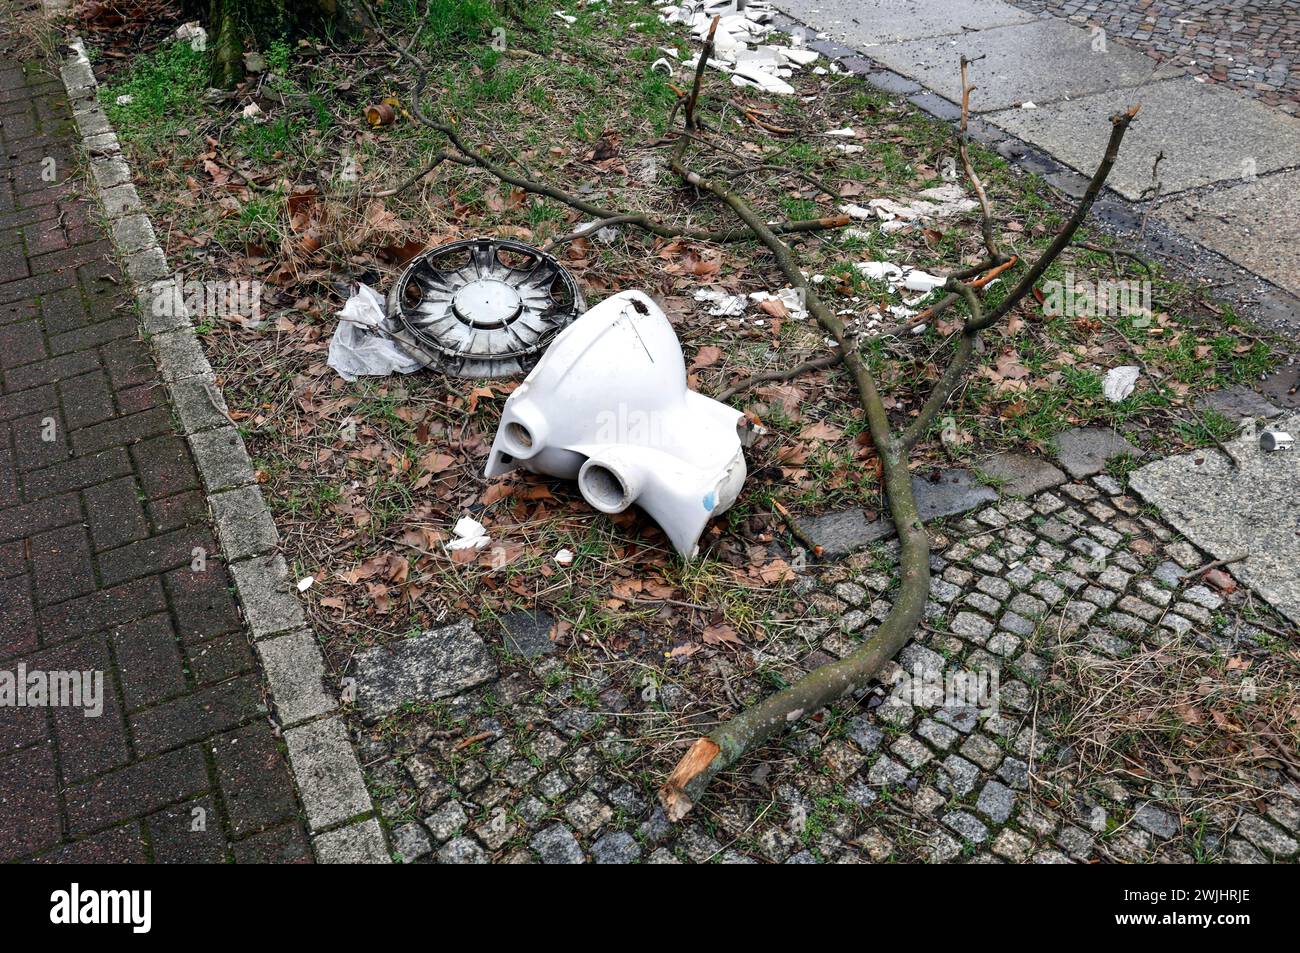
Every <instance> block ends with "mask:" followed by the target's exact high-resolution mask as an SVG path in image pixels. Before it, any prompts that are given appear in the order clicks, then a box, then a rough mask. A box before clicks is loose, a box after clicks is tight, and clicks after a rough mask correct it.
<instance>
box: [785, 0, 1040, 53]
mask: <svg viewBox="0 0 1300 953" xmlns="http://www.w3.org/2000/svg"><path fill="white" fill-rule="evenodd" d="M774 6H775V7H777V9H779V10H781V11H783V12H785V13H788V14H790V16H792V17H795V18H796V19H798V20H800V21H801V22H803V23H806V24H808V25H809V26H810V27H813V28H814V29H817V30H820V31H823V32H825V33H829V34H830V35H831V36H832V37H834V38H835V39H837V40H841V41H843V42H844V44H845V45H846V46H852V47H855V48H857V49H860V50H864V51H865V50H867V49H868V48H869V47H873V46H878V45H879V44H881V43H898V42H901V41H904V40H919V39H922V38H924V37H928V36H946V35H948V34H953V33H965V32H967V31H971V30H985V29H988V28H990V27H998V26H1006V25H1008V24H1011V23H1028V22H1030V21H1032V20H1034V19H1035V17H1034V15H1033V14H1032V13H1026V12H1024V11H1023V10H1017V9H1016V8H1015V7H1013V6H1011V5H1010V4H1008V3H1002V2H1000V0H946V2H944V3H934V2H933V0H777V2H776V3H775V4H774Z"/></svg>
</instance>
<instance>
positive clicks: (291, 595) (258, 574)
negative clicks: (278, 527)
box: [230, 553, 304, 640]
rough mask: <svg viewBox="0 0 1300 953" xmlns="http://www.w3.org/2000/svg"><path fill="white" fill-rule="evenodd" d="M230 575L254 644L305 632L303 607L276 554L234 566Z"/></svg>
mask: <svg viewBox="0 0 1300 953" xmlns="http://www.w3.org/2000/svg"><path fill="white" fill-rule="evenodd" d="M230 574H231V575H232V576H233V577H234V579H235V585H236V586H238V587H239V602H240V605H241V606H242V607H243V610H244V618H245V619H247V620H248V627H249V629H250V630H252V633H253V638H254V639H255V640H256V639H264V638H266V637H268V636H271V635H277V634H278V633H281V632H287V631H289V630H290V629H299V628H302V626H303V622H304V620H303V614H302V606H300V605H299V604H298V598H297V594H296V592H295V591H294V587H293V585H292V584H291V583H290V582H289V571H288V568H287V567H286V566H285V564H284V557H282V556H280V555H279V554H278V553H277V554H276V555H274V556H259V557H257V558H254V559H249V560H246V561H245V562H240V563H235V564H234V565H232V566H231V567H230Z"/></svg>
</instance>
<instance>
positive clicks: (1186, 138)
mask: <svg viewBox="0 0 1300 953" xmlns="http://www.w3.org/2000/svg"><path fill="white" fill-rule="evenodd" d="M988 32H989V33H992V32H993V31H992V30H990V31H988ZM981 35H986V34H981ZM1113 48H1114V45H1113V44H1112V49H1113ZM981 65H983V64H981ZM976 95H977V96H978V95H979V94H978V93H977V94H976ZM1134 103H1140V104H1141V105H1142V112H1141V114H1140V115H1139V116H1138V118H1137V121H1136V122H1134V123H1133V126H1132V127H1131V128H1130V129H1129V132H1128V135H1127V136H1126V137H1125V138H1124V149H1123V151H1122V152H1121V153H1120V157H1119V161H1118V162H1116V163H1115V168H1114V169H1113V170H1112V172H1111V175H1110V181H1109V185H1110V187H1111V188H1113V189H1114V190H1115V191H1117V192H1119V193H1120V194H1121V195H1123V196H1124V197H1125V198H1129V199H1137V198H1140V197H1141V195H1142V190H1143V189H1145V188H1147V187H1148V186H1150V184H1151V166H1152V163H1154V161H1155V157H1156V155H1157V154H1158V153H1160V152H1164V154H1165V159H1164V161H1163V162H1162V163H1161V164H1160V179H1161V183H1162V193H1163V194H1165V195H1172V194H1173V193H1175V192H1182V191H1185V190H1186V189H1191V188H1197V187H1199V186H1202V185H1209V184H1210V183H1212V182H1221V181H1224V180H1233V181H1240V180H1241V177H1242V174H1243V172H1244V171H1247V170H1249V169H1252V168H1253V170H1254V172H1255V174H1257V175H1261V176H1262V175H1264V174H1265V173H1268V172H1273V171H1276V170H1278V169H1282V168H1286V167H1287V166H1291V165H1295V164H1296V162H1297V161H1300V119H1296V118H1294V117H1292V116H1287V115H1285V114H1283V113H1280V112H1277V111H1275V110H1272V109H1269V108H1268V107H1267V106H1263V105H1261V104H1260V103H1258V102H1256V101H1255V100H1253V99H1249V98H1247V97H1246V96H1243V95H1242V94H1240V93H1237V92H1234V91H1232V90H1227V89H1219V88H1217V87H1212V86H1206V85H1204V84H1201V83H1198V82H1196V81H1195V80H1192V79H1187V78H1180V79H1172V80H1168V81H1165V82H1160V83H1153V84H1151V85H1149V86H1145V87H1142V88H1141V89H1125V90H1112V91H1110V92H1106V93H1099V94H1096V95H1091V96H1085V97H1083V98H1081V99H1076V100H1074V101H1072V102H1068V103H1057V104H1056V105H1054V106H1052V107H1051V108H1048V109H1008V110H1005V111H1003V112H997V113H993V114H992V115H989V116H987V117H986V118H987V119H988V120H989V121H990V122H992V123H993V124H994V125H996V126H1000V127H1001V128H1003V129H1005V130H1006V131H1007V132H1009V133H1011V134H1012V135H1015V136H1019V137H1020V138H1021V139H1024V140H1025V141H1027V142H1030V143H1033V144H1034V145H1036V146H1038V147H1039V148H1041V149H1043V150H1044V151H1046V152H1048V153H1050V154H1051V155H1053V156H1055V157H1056V158H1057V159H1059V160H1060V161H1061V162H1064V163H1066V164H1067V165H1069V166H1072V167H1073V168H1075V169H1077V170H1079V171H1080V172H1082V173H1084V174H1085V175H1091V174H1092V172H1093V170H1094V169H1096V167H1097V163H1098V162H1100V161H1101V157H1102V154H1103V153H1104V152H1105V151H1106V142H1107V140H1108V139H1109V138H1110V121H1109V119H1110V116H1112V115H1113V114H1114V113H1117V112H1120V111H1121V110H1124V109H1127V108H1128V107H1129V106H1131V105H1133V104H1134ZM1248 160H1249V163H1253V165H1251V164H1247V163H1248ZM1290 208H1291V209H1293V210H1294V209H1295V201H1294V197H1293V198H1292V201H1291V204H1290ZM1224 234H1225V235H1226V234H1227V232H1226V231H1225V233H1224Z"/></svg>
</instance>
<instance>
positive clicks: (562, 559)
mask: <svg viewBox="0 0 1300 953" xmlns="http://www.w3.org/2000/svg"><path fill="white" fill-rule="evenodd" d="M555 561H556V562H557V563H559V564H560V565H561V566H572V565H573V550H571V549H561V550H560V551H559V552H558V553H556V554H555Z"/></svg>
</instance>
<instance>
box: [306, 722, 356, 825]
mask: <svg viewBox="0 0 1300 953" xmlns="http://www.w3.org/2000/svg"><path fill="white" fill-rule="evenodd" d="M284 740H285V744H286V745H288V748H289V762H290V764H291V765H292V766H293V773H294V778H295V779H296V780H297V782H298V791H299V793H300V794H301V795H302V803H303V807H304V808H305V809H306V811H307V821H308V823H309V824H310V825H311V827H312V829H313V830H321V829H322V828H326V827H331V826H333V825H335V824H340V823H342V822H343V821H346V820H349V819H351V818H354V817H357V816H358V815H360V814H365V813H367V812H368V811H370V809H371V804H370V795H369V793H368V792H367V791H366V783H365V780H364V779H363V778H362V776H361V769H360V768H359V767H358V765H357V759H356V755H355V754H354V753H353V751H352V743H351V742H350V741H349V740H348V734H347V730H346V729H345V728H344V727H343V722H342V721H341V720H340V719H339V718H337V717H335V718H326V719H324V720H322V721H313V722H309V723H308V724H305V725H301V726H299V727H297V728H290V729H289V730H288V731H286V732H285V733H284Z"/></svg>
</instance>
